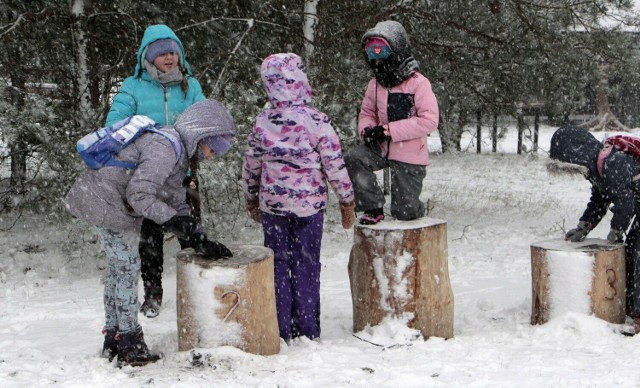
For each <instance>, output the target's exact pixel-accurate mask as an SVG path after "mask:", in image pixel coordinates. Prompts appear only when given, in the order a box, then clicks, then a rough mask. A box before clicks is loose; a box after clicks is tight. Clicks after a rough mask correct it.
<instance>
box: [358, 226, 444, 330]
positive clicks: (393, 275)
mask: <svg viewBox="0 0 640 388" xmlns="http://www.w3.org/2000/svg"><path fill="white" fill-rule="evenodd" d="M354 234H355V236H354V243H353V247H352V249H351V255H350V257H349V280H350V283H351V298H352V301H353V330H354V332H358V331H361V330H363V329H364V328H365V327H366V326H367V325H377V324H379V323H381V322H382V320H383V319H384V318H386V317H392V318H397V317H400V316H402V315H404V314H406V313H409V314H411V318H410V319H409V322H408V325H409V327H411V328H414V329H416V330H419V331H420V333H422V336H423V337H424V338H425V339H427V338H429V337H431V336H435V337H443V338H451V337H453V293H452V291H451V283H450V282H449V268H448V263H447V225H446V222H444V221H441V220H435V219H429V218H422V219H419V220H415V221H391V222H386V221H385V222H382V223H380V224H377V225H356V227H355V230H354Z"/></svg>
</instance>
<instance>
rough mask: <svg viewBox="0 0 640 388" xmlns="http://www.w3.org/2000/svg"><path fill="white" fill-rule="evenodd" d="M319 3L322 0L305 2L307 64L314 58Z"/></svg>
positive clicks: (304, 29)
mask: <svg viewBox="0 0 640 388" xmlns="http://www.w3.org/2000/svg"><path fill="white" fill-rule="evenodd" d="M318 3H320V0H305V2H304V26H303V27H302V28H303V31H302V33H303V35H304V53H305V59H306V61H307V65H308V64H309V62H311V60H312V59H313V53H314V48H315V46H314V42H315V36H316V26H317V25H318Z"/></svg>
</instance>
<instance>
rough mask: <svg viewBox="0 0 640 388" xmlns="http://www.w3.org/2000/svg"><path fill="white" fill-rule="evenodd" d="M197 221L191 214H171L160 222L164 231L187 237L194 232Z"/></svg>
mask: <svg viewBox="0 0 640 388" xmlns="http://www.w3.org/2000/svg"><path fill="white" fill-rule="evenodd" d="M197 228H198V221H197V220H196V219H195V218H193V217H191V216H173V217H171V218H170V219H169V221H167V222H165V223H164V224H162V230H163V232H165V233H173V234H175V235H176V237H178V238H182V239H187V238H191V236H192V235H193V234H194V233H195V231H196V229H197Z"/></svg>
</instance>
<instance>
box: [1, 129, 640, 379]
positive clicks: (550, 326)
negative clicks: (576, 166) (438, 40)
mask: <svg viewBox="0 0 640 388" xmlns="http://www.w3.org/2000/svg"><path fill="white" fill-rule="evenodd" d="M553 130H554V128H550V127H542V128H541V133H540V148H541V149H540V150H539V151H538V154H537V156H531V155H530V154H524V155H520V156H518V155H516V154H515V146H516V138H515V132H514V131H513V130H511V131H509V132H508V133H507V136H506V138H504V139H502V140H501V142H500V149H499V153H497V154H490V153H486V154H484V155H477V154H475V153H474V152H475V143H474V140H473V139H472V138H471V137H470V136H468V135H465V138H464V140H463V146H469V151H468V152H463V153H461V154H456V155H448V154H447V155H442V154H440V153H439V152H438V151H439V150H440V144H439V139H438V136H437V134H434V135H433V136H431V138H430V141H431V144H430V148H431V149H432V151H433V153H432V156H431V166H430V167H429V168H428V172H427V178H426V180H425V185H424V192H423V194H422V199H423V200H424V201H428V202H429V207H430V208H431V212H430V214H429V217H433V218H438V219H443V220H446V221H447V233H448V261H449V274H450V279H451V284H452V288H453V294H454V299H455V321H454V338H452V339H449V340H446V341H445V340H443V339H441V338H430V339H428V340H427V341H424V340H423V339H415V337H416V334H417V332H416V331H414V330H412V329H409V328H407V327H406V325H405V324H404V322H403V321H402V320H387V321H385V322H384V323H383V324H381V325H380V326H377V327H372V328H368V329H366V330H364V331H362V332H360V333H357V336H358V337H360V339H359V338H356V337H355V336H353V334H354V333H353V332H352V306H351V297H350V288H349V279H348V276H347V262H348V257H349V251H350V248H351V243H352V234H353V231H352V230H349V231H344V230H343V229H342V228H341V227H340V225H339V218H338V217H339V212H338V211H337V206H336V205H335V201H334V206H333V207H332V208H331V209H330V210H329V212H328V216H327V218H326V220H327V221H326V223H325V235H324V240H323V251H322V263H323V272H322V285H321V294H322V315H321V323H322V337H321V338H320V339H319V340H317V341H309V340H305V339H302V340H296V341H294V342H293V343H292V344H290V345H286V344H284V343H283V344H282V346H281V351H280V353H279V354H277V355H273V356H258V355H252V354H248V353H244V352H242V351H241V350H238V349H236V348H232V347H218V348H210V349H198V353H199V354H200V357H196V358H194V356H193V354H192V353H191V352H179V351H178V340H177V326H176V297H175V295H176V280H175V276H176V265H175V259H174V257H175V253H176V251H177V249H178V247H177V243H170V244H167V246H166V261H165V276H164V283H165V304H164V308H163V310H162V312H161V314H160V316H159V317H157V318H155V319H147V318H144V317H142V316H141V318H140V321H141V324H142V326H143V328H144V330H145V338H146V340H147V343H148V344H149V345H150V347H151V348H152V349H154V350H160V351H162V352H164V354H165V356H166V357H165V358H164V359H163V360H162V361H160V362H158V363H156V364H150V365H148V366H145V367H141V368H132V367H125V368H122V369H118V368H116V367H115V366H114V364H109V363H108V362H107V361H106V360H104V359H101V358H99V357H98V353H99V350H100V349H101V346H102V335H101V333H100V329H101V328H102V323H103V308H102V284H101V275H102V273H103V272H104V260H103V259H102V258H101V257H100V256H97V254H96V251H97V250H98V245H97V244H96V243H95V239H94V236H93V233H92V230H91V228H88V227H86V225H80V224H75V225H52V224H46V223H43V221H41V220H39V219H33V218H30V219H23V220H21V221H20V222H19V224H18V225H17V226H16V227H14V228H13V229H12V230H10V231H8V232H5V233H2V234H0V387H32V386H59V387H76V386H77V387H80V386H82V387H85V386H92V387H114V386H127V387H130V386H131V387H132V386H136V387H137V386H159V387H193V386H216V387H218V386H219V387H344V386H354V387H368V388H372V387H388V386H398V387H431V386H434V387H451V386H465V387H516V386H517V387H542V386H544V387H563V388H565V387H638V386H640V368H638V365H639V361H640V337H639V338H636V337H624V336H621V335H619V334H616V333H614V329H615V328H616V326H617V325H613V324H610V323H607V322H604V321H602V320H600V319H597V318H595V317H593V316H589V315H585V314H583V313H580V312H567V313H563V314H559V315H558V316H556V317H554V318H553V319H552V320H551V321H550V322H548V323H547V324H544V325H539V326H531V325H530V323H529V322H530V317H531V268H530V258H531V254H530V246H531V244H532V243H534V242H537V241H542V240H548V239H557V238H560V237H561V236H562V233H563V229H564V228H571V227H573V226H574V225H575V224H576V223H577V219H578V217H579V216H580V215H581V213H582V210H583V207H584V205H585V204H586V201H587V200H588V197H589V184H588V182H587V181H586V180H584V179H583V178H579V177H575V178H559V177H553V176H549V175H548V174H547V172H546V170H545V168H544V164H545V162H546V161H547V154H546V150H548V145H549V139H550V136H551V133H552V132H553ZM596 136H598V137H602V136H603V134H602V133H599V134H596ZM526 143H528V141H527V142H526ZM490 144H491V142H490V140H488V139H487V140H486V141H485V144H484V148H485V149H486V150H490ZM609 219H610V218H609V217H607V218H606V219H605V220H604V221H603V222H602V223H601V225H600V226H599V227H598V228H597V229H596V230H595V231H593V232H592V233H591V235H590V237H599V238H605V236H606V234H607V232H608V221H609ZM0 221H2V222H8V220H6V219H5V220H0ZM0 226H2V225H0ZM223 241H226V242H229V243H230V242H232V241H233V242H234V243H244V244H258V245H259V244H260V243H261V241H262V236H261V231H260V229H259V228H258V227H257V226H256V225H254V224H252V223H251V222H249V221H247V222H246V223H245V224H244V226H243V227H242V228H239V229H238V230H237V234H236V235H235V236H233V237H228V238H227V239H226V240H223Z"/></svg>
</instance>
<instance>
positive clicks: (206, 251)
mask: <svg viewBox="0 0 640 388" xmlns="http://www.w3.org/2000/svg"><path fill="white" fill-rule="evenodd" d="M192 246H193V249H194V250H195V251H196V253H197V254H198V255H200V256H202V257H203V258H205V259H212V260H218V259H228V258H229V257H232V256H233V253H231V251H230V250H229V248H227V247H225V246H224V245H222V244H221V243H219V242H217V241H210V240H207V239H206V238H205V239H201V240H200V241H198V242H197V243H195V244H194V245H192Z"/></svg>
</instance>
